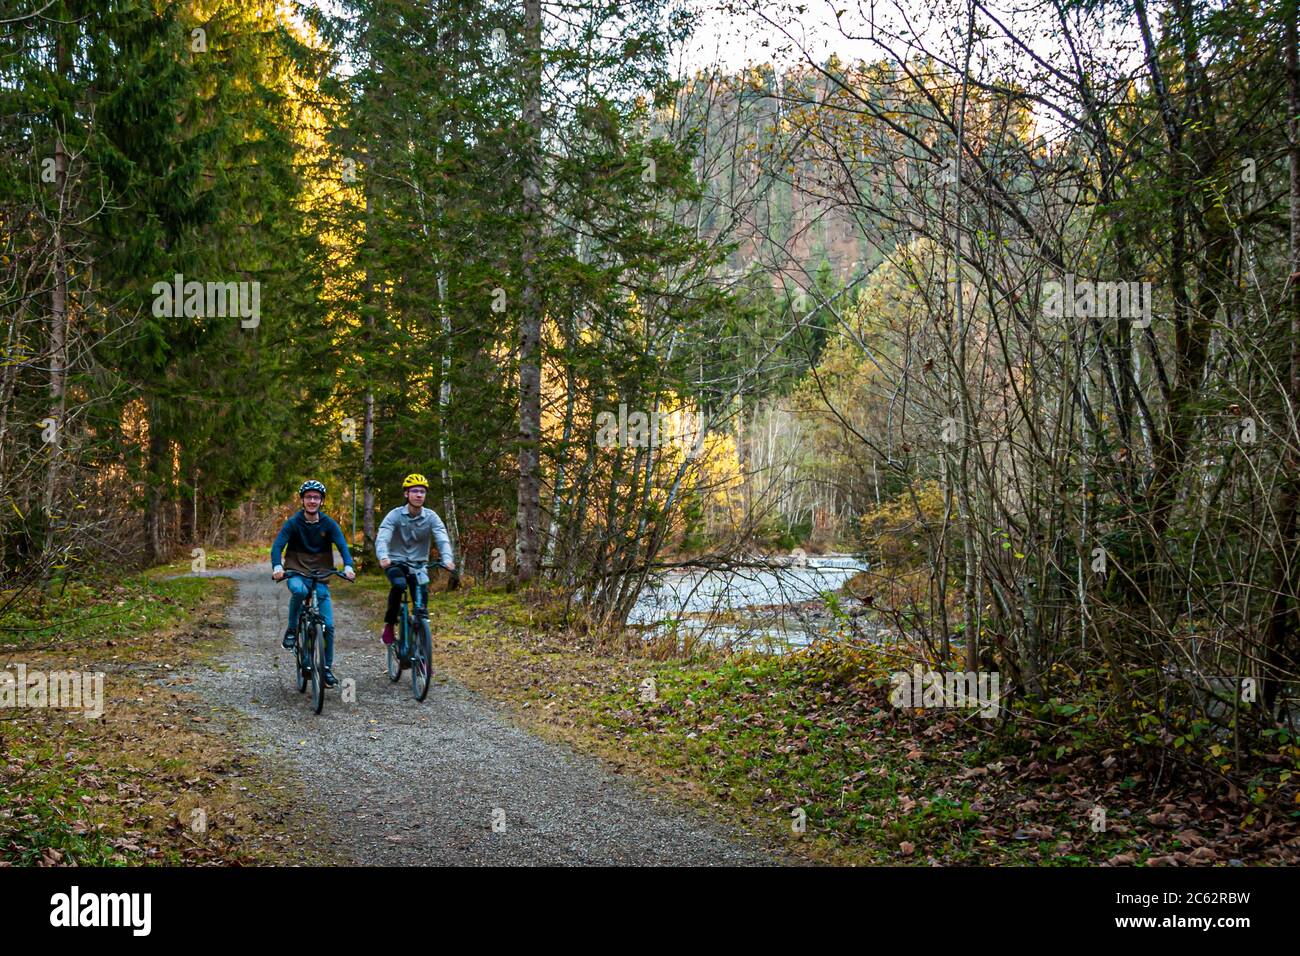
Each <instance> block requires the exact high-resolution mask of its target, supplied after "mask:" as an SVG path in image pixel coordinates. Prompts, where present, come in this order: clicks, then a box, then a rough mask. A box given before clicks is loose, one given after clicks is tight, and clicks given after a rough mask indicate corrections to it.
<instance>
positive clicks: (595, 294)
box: [0, 0, 1300, 862]
mask: <svg viewBox="0 0 1300 956" xmlns="http://www.w3.org/2000/svg"><path fill="white" fill-rule="evenodd" d="M742 17H744V18H747V19H745V21H744V22H746V23H750V24H752V25H753V29H754V30H755V34H754V35H755V36H758V35H762V36H763V37H767V38H769V39H765V40H764V41H763V46H762V47H758V46H752V47H751V48H749V49H748V51H747V52H748V56H749V58H748V60H747V62H745V63H743V64H742V63H736V62H724V61H722V60H721V59H715V60H710V59H709V57H708V56H707V55H705V54H698V53H697V54H696V55H692V56H687V55H686V51H689V50H692V49H694V50H697V51H698V50H699V41H700V38H701V37H710V36H713V35H715V34H716V33H719V32H720V33H723V34H725V33H727V32H730V31H732V30H733V26H732V24H734V23H739V22H741V21H740V18H742ZM1298 19H1300V4H1298V3H1297V2H1296V0H1274V2H1269V3H1265V2H1258V0H1234V2H1228V0H1049V2H1045V3H1043V4H1039V5H1034V6H1033V8H1032V10H1028V11H1026V10H1022V9H1015V10H1013V9H1012V8H1011V7H1010V6H1009V5H1005V4H997V3H993V4H990V3H987V2H986V0H939V2H937V3H934V4H926V5H915V4H910V3H902V2H900V3H898V4H891V5H890V6H889V9H888V10H885V9H884V8H883V7H881V8H880V9H877V8H875V7H871V8H867V7H863V6H860V5H848V9H837V7H836V5H834V4H822V3H817V2H814V0H806V2H804V3H781V2H761V3H759V2H747V0H732V2H729V3H721V4H714V5H710V4H699V3H679V2H677V0H619V2H604V0H575V2H572V3H563V4H560V3H551V2H549V0H520V2H511V3H505V2H493V0H331V2H315V3H309V2H288V0H284V2H281V0H4V3H3V4H0V325H2V326H3V328H2V329H0V336H3V341H4V345H3V358H2V360H0V644H10V645H13V646H14V647H16V648H19V649H21V648H22V647H23V646H24V642H26V643H27V644H28V645H31V646H35V645H36V643H38V642H40V641H48V640H51V639H57V638H58V637H59V635H60V633H61V632H60V631H59V627H60V623H59V622H62V621H66V620H69V619H70V618H68V617H67V615H68V613H69V611H68V609H67V605H66V601H65V599H64V598H63V596H64V595H66V594H80V595H83V596H84V600H86V601H89V602H92V603H93V602H94V601H96V600H98V598H97V597H96V595H104V594H107V593H108V590H109V589H111V587H112V586H113V585H114V584H116V583H118V581H119V580H120V579H121V578H122V577H124V576H132V575H137V574H141V573H145V572H147V571H148V569H151V568H157V567H158V566H163V565H174V566H176V567H180V568H182V569H185V568H188V567H190V566H191V565H192V562H193V566H194V567H196V568H198V567H201V566H202V563H203V562H204V561H205V560H206V559H207V557H208V556H210V555H214V554H222V553H226V552H228V551H230V552H233V551H235V550H237V549H239V548H261V549H262V550H258V551H257V552H256V560H257V561H258V562H259V563H261V564H264V563H265V558H266V555H265V547H266V546H267V545H268V544H269V542H270V539H271V538H272V536H273V535H274V534H275V532H276V530H277V529H278V528H279V527H280V524H281V522H283V521H284V519H285V518H286V517H287V516H289V515H290V514H292V513H293V512H294V511H295V510H296V509H297V508H298V495H297V492H298V488H299V486H300V484H301V483H302V482H303V481H305V480H307V479H316V480H319V481H321V482H322V483H323V484H324V485H325V486H327V488H328V494H327V496H326V499H325V505H324V508H325V511H326V513H327V514H329V515H331V516H332V517H333V518H334V519H335V520H337V521H338V522H339V524H340V526H341V527H342V528H343V530H344V532H345V533H346V535H347V537H348V541H349V544H350V545H351V547H352V548H353V552H354V554H355V556H356V557H357V560H358V571H359V573H360V574H361V577H362V578H363V579H364V578H366V577H367V576H375V577H377V578H378V579H379V580H380V582H381V583H382V577H379V576H378V572H379V568H378V566H377V563H376V562H375V560H374V555H375V541H376V533H377V528H378V525H379V522H380V521H381V520H382V519H383V517H384V515H385V514H386V513H387V512H388V511H389V510H390V509H393V508H395V507H396V506H398V505H401V504H402V501H403V494H402V480H403V477H404V476H406V475H407V474H409V473H412V472H416V473H421V474H423V475H427V476H428V480H429V482H430V485H429V490H428V502H427V503H428V506H429V507H431V508H433V509H434V510H435V511H436V512H437V513H438V514H439V515H441V517H442V519H443V521H444V522H445V523H446V526H447V530H448V533H449V535H450V537H451V540H452V544H453V550H454V553H455V555H456V559H457V561H458V563H459V564H460V565H461V570H462V573H463V574H464V576H465V579H466V582H467V585H469V586H470V587H471V589H472V590H476V591H477V593H480V594H489V595H493V596H494V597H493V598H492V600H501V601H507V600H508V601H510V602H512V605H511V606H512V607H513V606H515V604H516V602H517V606H518V607H519V608H521V609H523V610H520V611H519V612H518V613H520V614H525V613H526V614H527V620H528V621H529V622H534V621H542V620H548V621H552V622H553V624H554V626H555V627H556V628H558V632H557V633H565V634H568V635H571V636H572V639H573V640H577V641H581V642H585V643H583V644H582V646H583V647H588V646H594V647H596V648H597V649H598V656H599V655H604V656H606V657H609V658H611V659H614V658H620V659H623V658H626V657H627V656H628V655H631V656H632V657H634V658H645V657H650V658H655V659H658V660H663V661H682V660H692V659H694V658H695V656H696V655H698V654H701V653H704V652H703V651H702V650H701V648H703V647H706V646H717V644H718V641H721V644H722V646H723V652H724V657H727V658H729V657H730V655H731V654H732V653H733V652H734V653H735V654H738V655H740V656H739V657H737V658H736V660H738V661H742V662H743V661H746V660H749V658H748V657H747V656H746V654H748V653H750V652H748V651H744V650H743V648H742V647H741V646H740V645H739V644H736V645H734V646H732V645H731V644H728V643H727V641H726V640H725V635H726V634H730V633H733V632H734V629H735V628H736V627H739V626H741V625H743V624H744V623H745V622H746V621H749V623H752V619H753V618H754V617H755V616H756V615H759V614H760V613H762V614H766V613H769V612H770V611H771V610H772V607H771V606H776V605H781V604H782V603H783V601H784V604H785V605H787V607H786V610H787V611H788V610H789V609H790V607H793V606H795V605H798V608H796V610H798V609H802V610H803V611H805V612H807V611H809V609H810V608H812V606H813V605H815V608H813V610H814V611H815V615H814V617H816V619H817V620H819V621H821V622H822V626H821V628H820V631H819V633H818V634H817V636H816V637H815V639H812V640H810V642H809V646H808V647H807V648H805V649H804V650H801V651H797V652H794V653H793V654H792V655H791V660H796V659H800V655H801V654H813V655H814V656H816V655H829V656H823V657H818V658H817V659H818V660H819V661H821V663H819V664H818V666H819V667H823V666H824V667H825V669H826V672H827V673H838V674H841V675H842V674H846V673H848V672H849V671H850V670H852V671H853V673H854V674H856V675H858V676H855V677H852V678H848V677H845V678H844V680H845V681H846V682H847V683H845V684H844V685H843V687H844V688H845V690H844V693H845V694H847V695H848V696H850V697H851V696H853V695H854V694H859V695H860V696H861V697H862V698H863V699H864V700H865V699H867V698H868V697H869V696H870V695H878V696H881V698H882V699H883V698H884V697H887V696H888V694H889V685H888V679H887V678H886V677H885V676H882V675H885V674H888V673H890V672H893V673H896V674H897V673H903V675H904V677H906V676H907V674H908V673H909V672H911V669H912V668H913V666H914V665H915V666H916V667H917V668H921V667H924V668H937V669H938V670H940V671H943V670H948V671H958V672H965V673H970V674H976V673H978V674H981V675H987V674H993V675H995V677H997V678H998V679H999V680H1000V684H998V685H997V686H1000V703H999V705H998V706H997V707H994V708H993V710H992V711H991V712H984V711H981V713H982V714H983V716H984V718H987V719H988V720H987V723H986V724H980V725H979V726H980V727H981V728H982V729H980V730H979V731H978V735H980V737H981V740H982V739H983V736H986V735H990V734H992V735H996V736H997V737H998V739H999V741H1000V744H999V745H1000V746H1003V747H1007V748H1010V750H1011V751H1015V748H1016V747H1022V743H1023V741H1022V742H1021V743H1016V741H1018V740H1020V739H1021V738H1020V737H1018V736H1017V735H1021V734H1023V736H1024V738H1025V739H1028V737H1029V736H1030V734H1031V732H1032V733H1033V734H1038V733H1039V732H1040V730H1041V732H1042V733H1044V734H1047V735H1048V738H1049V739H1050V741H1051V746H1050V747H1047V748H1046V749H1044V750H1043V753H1046V752H1048V751H1049V750H1050V751H1052V752H1054V753H1055V758H1054V759H1062V760H1064V759H1067V758H1070V757H1071V756H1074V757H1079V758H1080V759H1083V758H1084V757H1087V758H1088V759H1092V757H1095V758H1096V759H1097V760H1098V761H1100V759H1101V755H1103V754H1107V755H1114V756H1117V757H1118V758H1119V759H1121V761H1122V762H1123V763H1124V765H1125V766H1127V767H1129V768H1130V769H1131V770H1132V771H1133V772H1134V773H1140V774H1142V775H1144V776H1142V777H1141V779H1143V780H1146V781H1148V782H1151V781H1154V784H1153V785H1154V786H1156V787H1157V788H1158V787H1160V786H1166V787H1167V786H1171V785H1172V783H1171V781H1174V780H1177V781H1178V783H1179V786H1183V787H1186V788H1191V789H1194V788H1198V787H1199V788H1203V789H1204V790H1205V791H1206V792H1207V793H1213V794H1223V795H1225V796H1224V799H1225V800H1231V801H1236V800H1238V799H1240V800H1244V801H1245V803H1244V804H1241V807H1242V809H1241V812H1240V813H1237V818H1238V819H1240V818H1242V817H1243V816H1245V815H1246V814H1247V813H1249V814H1250V815H1251V819H1252V820H1258V821H1260V825H1261V826H1262V825H1264V824H1265V823H1268V824H1269V825H1273V824H1277V825H1279V826H1280V825H1283V824H1285V826H1287V827H1292V826H1297V825H1300V815H1298V812H1297V804H1298V803H1300V789H1297V788H1298V787H1300V742H1297V740H1296V735H1297V732H1298V731H1300V723H1297V720H1298V719H1300V709H1297V703H1298V702H1300V691H1298V688H1300V514H1298V512H1300V60H1298V56H1300V52H1298V51H1300V40H1298V39H1297V22H1298ZM813 23H816V24H820V27H819V30H820V32H815V31H811V30H810V29H809V24H813ZM769 40H770V42H769ZM809 561H811V562H812V563H813V564H814V565H816V566H821V565H818V562H822V564H830V565H834V564H835V562H841V563H842V564H843V565H844V566H845V567H846V568H849V567H850V565H851V570H850V573H846V574H845V575H844V576H843V577H844V578H845V580H844V582H843V586H842V587H838V586H837V587H836V588H834V589H827V590H826V592H825V593H824V594H821V595H814V596H813V597H812V598H810V597H809V596H808V595H803V596H801V597H800V598H799V600H797V601H794V600H784V599H777V598H773V599H770V600H769V599H767V598H764V599H763V600H761V601H759V600H754V601H752V602H749V603H745V602H741V603H740V604H738V605H736V604H727V605H726V606H723V602H720V603H718V604H717V605H716V606H714V607H712V608H709V609H707V613H706V612H705V611H700V610H699V609H698V608H697V612H696V613H695V614H694V615H692V614H690V613H686V612H685V611H682V613H680V614H677V613H676V612H674V614H675V616H674V617H673V619H672V620H671V621H670V622H669V623H670V625H671V626H668V627H658V628H655V627H651V625H654V624H661V625H662V624H663V623H664V622H663V621H662V620H657V619H655V618H654V617H653V615H648V612H647V611H646V610H645V608H646V606H647V604H646V602H647V601H649V600H651V599H654V600H658V599H659V597H661V596H662V595H663V594H664V593H666V592H664V591H663V590H662V589H663V587H664V582H665V581H668V582H672V581H678V580H686V579H687V578H689V580H691V581H693V582H699V581H711V580H713V576H716V575H729V576H737V575H738V576H741V577H745V576H749V577H753V576H755V575H757V576H760V577H761V576H763V575H765V574H767V573H768V572H770V571H771V570H772V569H774V568H782V567H790V566H794V567H799V566H806V565H807V564H808V562H809ZM267 568H268V570H269V565H268V566H267ZM78 589H81V590H78ZM706 589H707V588H706ZM670 590H671V589H670ZM657 596H658V597H657ZM112 599H115V598H112ZM112 599H110V598H107V597H106V598H105V601H106V602H108V603H107V604H105V608H106V610H107V611H111V607H109V604H111V600H112ZM688 603H689V602H688ZM96 606H98V605H96ZM760 606H761V608H762V610H761V611H760V610H759V608H760ZM691 607H695V605H694V604H692V605H691ZM677 610H678V611H681V610H682V609H680V608H678V609H677ZM687 610H688V611H689V610H690V609H689V608H688V609H687ZM521 619H522V618H521ZM108 620H110V621H111V620H113V619H112V618H111V617H110V618H109V619H108ZM692 622H694V623H695V624H698V625H701V626H699V627H695V628H690V627H686V626H685V625H687V624H689V623H692ZM647 628H649V629H648V630H647ZM715 631H716V632H717V633H718V634H722V635H724V637H723V638H718V637H717V635H716V634H714V632H715ZM550 640H552V641H555V640H559V638H551V639H550ZM711 642H712V643H711ZM710 653H717V651H716V650H715V651H711V652H710ZM827 660H830V661H832V663H826V661H827ZM864 661H865V663H864ZM593 666H595V665H593ZM600 666H607V665H604V664H602V665H600ZM608 666H613V665H612V664H610V665H608ZM619 666H621V665H619ZM737 666H739V665H737ZM764 666H766V665H764ZM792 666H793V665H792ZM846 668H847V670H846ZM855 668H856V670H855ZM873 668H874V669H873ZM882 668H883V669H882ZM868 672H869V675H870V680H868V678H867V677H866V676H863V675H867V674H868ZM916 673H917V674H918V677H917V684H916V688H917V693H916V696H915V697H914V698H913V697H911V696H907V697H906V702H905V706H909V707H911V706H915V707H917V708H921V707H922V705H923V696H922V694H921V692H920V676H919V675H920V673H921V672H920V670H918V671H917V672H916ZM827 679H828V680H829V679H830V678H827ZM972 680H973V678H972ZM837 686H839V685H837ZM974 686H975V685H974V684H973V683H972V684H971V687H974ZM882 688H883V689H882ZM972 693H973V691H972ZM948 696H949V697H950V698H951V696H952V692H951V684H950V687H949V691H948ZM942 697H943V692H942V690H940V691H939V699H940V700H942ZM629 699H630V698H629ZM981 700H983V699H982V698H981ZM924 702H925V703H926V704H932V703H933V701H930V700H928V699H925V701H924ZM611 706H612V705H611ZM629 706H630V705H629ZM615 710H616V708H615ZM611 712H613V711H611ZM969 724H970V726H971V727H975V726H976V722H975V718H974V717H972V718H971V720H970V722H969ZM963 732H964V731H963ZM970 733H972V734H975V733H977V732H976V731H975V730H970ZM1009 741H1010V742H1009ZM981 746H983V744H982V743H981ZM1023 746H1028V744H1023ZM1021 752H1023V747H1022V750H1021ZM1089 755H1090V756H1089ZM1106 759H1114V757H1113V756H1108V757H1107V758H1106ZM1096 766H1097V765H1096V764H1088V765H1087V767H1082V768H1076V771H1077V772H1079V773H1084V772H1090V771H1089V770H1088V768H1089V767H1092V768H1094V769H1095V767H1096ZM1105 766H1107V767H1109V766H1110V765H1109V764H1106V765H1105ZM1097 772H1100V771H1097ZM845 773H846V774H847V773H848V771H847V770H846V771H845ZM1293 774H1294V775H1295V776H1293ZM756 792H757V791H756ZM792 799H793V798H792ZM1234 805H1236V804H1234ZM790 807H793V808H794V809H795V810H796V811H797V810H798V803H797V801H794V802H792V803H791V804H790ZM828 812H829V811H828ZM954 812H957V811H954ZM1080 812H1082V811H1080ZM1234 812H1235V811H1234ZM783 814H784V815H785V817H788V815H789V811H788V810H783ZM827 825H828V826H829V825H830V824H827ZM1081 829H1083V830H1086V829H1087V826H1086V824H1084V825H1083V826H1082V827H1081ZM1094 829H1095V828H1094ZM800 832H802V831H800ZM2 833H3V827H0V834H2ZM0 842H3V841H0ZM895 842H897V841H895ZM920 842H921V841H919V840H918V839H916V838H914V837H911V836H909V837H908V842H907V843H906V845H907V846H909V847H910V846H913V845H914V844H919V843H920ZM1195 845H1196V844H1191V846H1195ZM1256 845H1257V848H1258V847H1262V848H1267V847H1268V846H1272V847H1275V848H1278V847H1282V846H1286V847H1297V846H1300V843H1297V838H1296V836H1295V834H1294V832H1293V831H1291V830H1289V829H1288V830H1287V831H1286V832H1285V833H1284V834H1282V835H1275V836H1273V837H1268V838H1261V839H1260V840H1259V841H1257V842H1256ZM1185 849H1190V847H1188V848H1185ZM1112 850H1113V851H1114V852H1115V853H1120V852H1127V849H1125V848H1112ZM911 852H912V851H911V850H907V851H905V853H906V854H910V853H911ZM1153 852H1154V851H1153ZM1162 852H1163V851H1162ZM1169 852H1173V851H1172V850H1171V851H1169ZM1260 852H1264V849H1260ZM1278 852H1281V851H1278ZM1286 852H1288V853H1290V854H1292V855H1294V853H1295V850H1294V849H1290V850H1287V851H1286ZM1085 855H1086V854H1085ZM1109 855H1111V854H1109V853H1108V854H1103V856H1102V857H1101V859H1104V858H1105V857H1106V856H1109ZM1238 855H1241V854H1238ZM1223 859H1224V858H1223V857H1220V860H1219V861H1220V862H1223Z"/></svg>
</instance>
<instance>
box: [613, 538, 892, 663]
mask: <svg viewBox="0 0 1300 956" xmlns="http://www.w3.org/2000/svg"><path fill="white" fill-rule="evenodd" d="M777 562H781V563H780V564H778V563H777ZM756 563H757V562H756ZM866 567H867V565H866V563H865V562H863V561H861V560H859V559H857V558H855V557H853V556H852V555H843V554H836V555H821V556H809V557H807V558H796V559H793V560H792V559H788V558H787V559H775V560H774V561H773V562H772V563H771V564H769V565H767V566H759V567H746V568H735V569H728V570H687V571H667V572H664V573H662V574H659V575H657V576H655V577H654V578H652V579H651V580H650V581H649V582H648V583H647V585H646V587H645V589H644V590H643V591H642V592H641V595H640V597H639V598H638V599H637V603H636V606H635V607H634V608H633V609H632V613H631V614H630V615H629V616H628V624H629V625H633V626H638V627H641V628H642V629H643V631H644V632H645V633H647V634H648V635H658V634H662V633H665V632H668V631H671V630H674V629H675V630H676V632H677V633H678V634H679V635H682V634H684V633H693V634H697V635H700V636H702V637H704V638H705V639H706V640H709V641H712V642H715V643H720V644H727V645H729V646H744V647H750V648H757V649H762V650H770V651H778V652H779V651H781V650H784V649H787V648H789V647H797V646H802V645H806V644H808V643H809V642H810V641H812V640H814V639H815V638H817V637H820V636H825V635H827V634H829V633H832V632H833V631H834V630H835V629H836V628H837V627H841V626H842V622H837V620H836V618H835V616H834V615H833V614H832V613H831V608H830V604H829V603H828V602H827V601H826V600H825V598H824V595H826V594H827V593H828V592H830V593H833V592H835V591H838V590H839V588H841V587H842V586H843V585H844V583H845V582H846V581H848V580H849V578H851V577H853V576H854V575H855V574H857V573H858V572H859V571H864V570H866ZM832 600H833V601H838V603H839V604H841V606H843V605H844V604H846V603H852V602H845V601H844V600H843V599H842V598H838V599H832Z"/></svg>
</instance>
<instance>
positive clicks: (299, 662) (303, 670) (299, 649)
mask: <svg viewBox="0 0 1300 956" xmlns="http://www.w3.org/2000/svg"><path fill="white" fill-rule="evenodd" d="M290 575H293V576H294V577H299V578H306V579H307V580H308V581H310V582H311V587H310V588H309V589H308V591H307V597H306V598H304V599H303V602H302V609H301V611H300V612H299V613H298V629H297V631H296V632H295V633H294V641H293V657H294V664H295V666H296V668H297V671H298V676H297V681H298V693H300V694H301V693H302V692H303V691H305V690H306V689H307V684H308V683H309V682H310V683H311V705H312V709H314V710H315V711H316V713H318V714H319V713H320V712H321V711H322V710H323V709H324V708H325V678H324V677H323V676H322V673H323V671H324V669H325V618H323V617H322V616H321V613H320V611H319V610H318V609H317V607H316V585H317V584H319V583H320V582H322V581H324V580H325V579H326V578H327V577H330V576H331V575H337V576H338V577H340V578H342V579H343V580H344V581H346V580H347V579H348V577H347V575H346V574H344V573H343V572H341V571H317V572H315V573H313V574H304V573H303V572H301V571H295V570H293V569H292V568H288V569H286V570H285V572H284V576H285V577H286V578H287V577H289V576H290Z"/></svg>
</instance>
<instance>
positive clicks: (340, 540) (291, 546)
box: [271, 509, 352, 572]
mask: <svg viewBox="0 0 1300 956" xmlns="http://www.w3.org/2000/svg"><path fill="white" fill-rule="evenodd" d="M331 545H334V546H336V547H337V548H338V549H339V554H341V555H343V566H344V567H351V566H352V553H351V552H350V551H349V550H348V542H347V539H346V538H344V537H343V529H342V528H340V527H339V525H338V522H337V521H335V520H334V519H333V518H331V517H329V515H327V514H325V513H324V512H323V511H322V512H320V519H319V520H318V521H316V522H315V523H313V522H310V521H308V520H307V516H306V515H305V514H304V513H303V512H302V509H299V510H298V513H297V514H295V515H294V516H293V517H292V518H290V519H289V520H288V521H286V522H285V523H284V525H283V526H282V527H281V528H280V533H279V534H277V535H276V536H275V542H274V543H273V544H272V545H271V567H272V568H274V567H275V566H276V565H278V564H280V552H281V551H284V565H283V566H284V567H286V568H292V569H293V570H295V571H305V572H310V571H328V570H330V569H332V568H333V567H334V555H333V553H332V552H331V551H330V546H331Z"/></svg>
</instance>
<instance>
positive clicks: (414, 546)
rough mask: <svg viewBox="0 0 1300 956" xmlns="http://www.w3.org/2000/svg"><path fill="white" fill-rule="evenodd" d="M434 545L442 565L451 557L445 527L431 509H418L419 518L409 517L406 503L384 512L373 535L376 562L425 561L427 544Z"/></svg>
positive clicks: (448, 561) (410, 562) (413, 562)
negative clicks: (382, 519)
mask: <svg viewBox="0 0 1300 956" xmlns="http://www.w3.org/2000/svg"><path fill="white" fill-rule="evenodd" d="M435 541H436V542H437V544H438V559H439V562H440V563H441V564H442V565H443V566H446V565H448V564H451V563H452V562H453V561H454V560H455V559H454V557H453V555H452V553H451V539H450V538H448V537H447V526H446V525H445V524H443V523H442V519H441V518H439V517H438V514H437V512H435V511H434V510H433V509H432V508H422V509H420V514H419V517H414V518H413V517H411V514H410V512H409V511H407V509H406V505H401V506H400V507H397V508H394V509H393V510H392V511H390V512H388V514H386V515H384V522H383V524H381V525H380V526H379V532H378V534H376V535H375V556H376V557H378V558H379V560H380V561H383V560H384V559H388V560H389V561H401V562H403V563H405V564H425V563H427V562H428V560H429V545H430V544H431V543H433V542H435Z"/></svg>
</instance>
